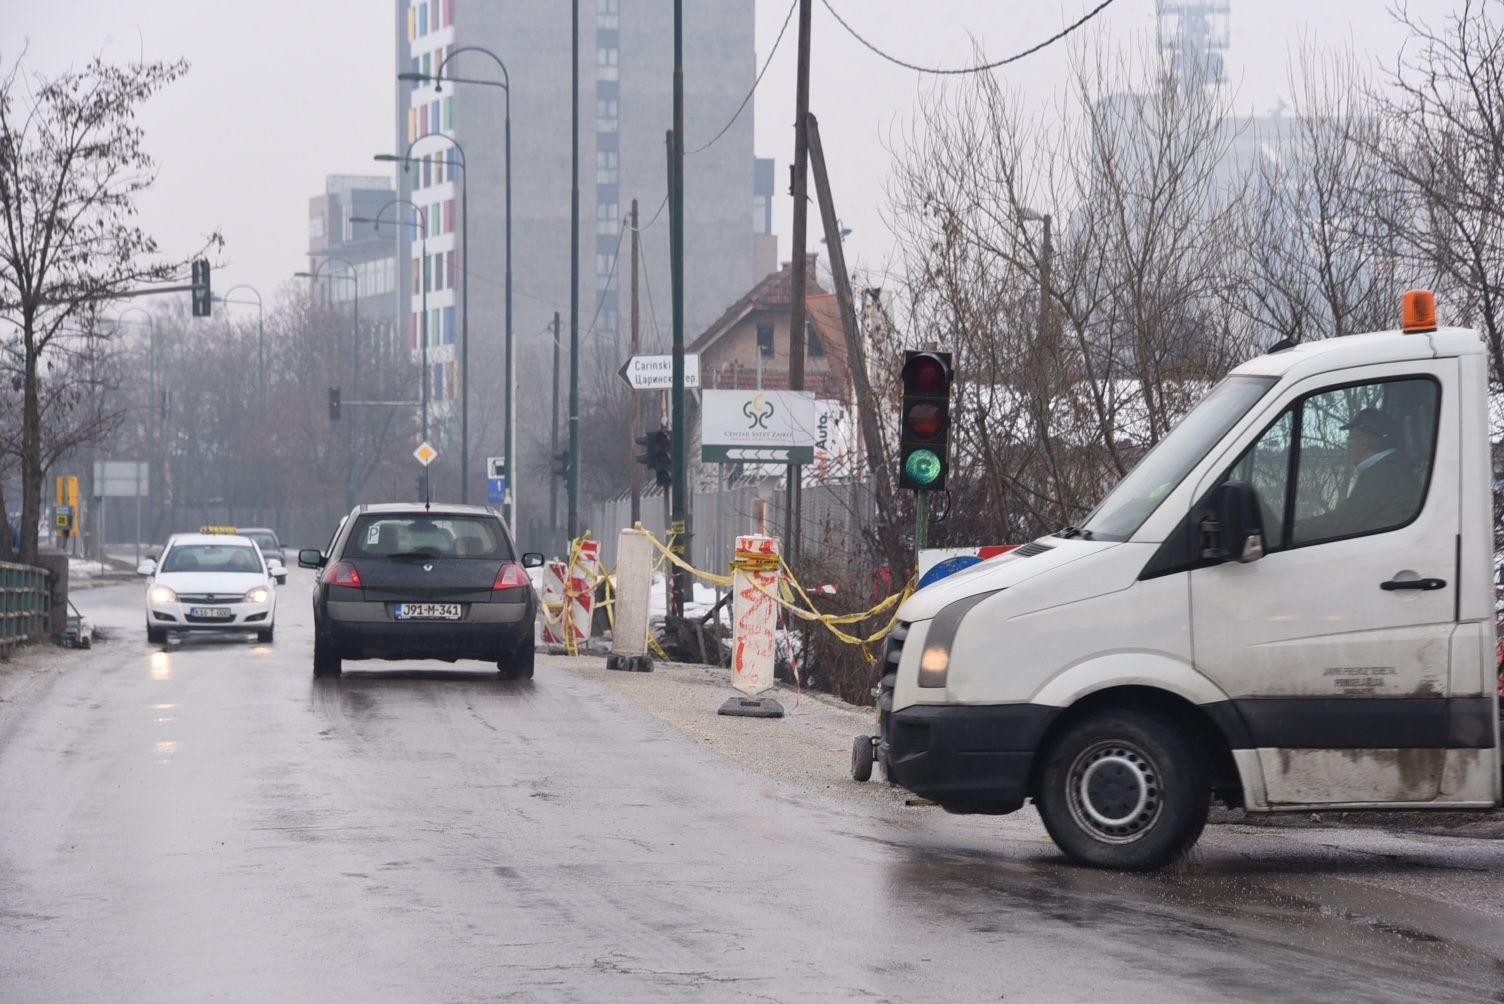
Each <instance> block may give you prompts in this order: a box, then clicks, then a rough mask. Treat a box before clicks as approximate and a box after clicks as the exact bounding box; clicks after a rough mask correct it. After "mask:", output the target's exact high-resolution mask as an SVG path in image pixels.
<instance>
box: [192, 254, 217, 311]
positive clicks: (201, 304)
mask: <svg viewBox="0 0 1504 1004" xmlns="http://www.w3.org/2000/svg"><path fill="white" fill-rule="evenodd" d="M212 304H213V299H212V297H211V295H210V292H209V261H208V259H207V258H195V259H194V260H193V316H194V317H208V316H209V309H210V307H211V306H212Z"/></svg>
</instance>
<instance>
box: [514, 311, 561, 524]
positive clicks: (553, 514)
mask: <svg viewBox="0 0 1504 1004" xmlns="http://www.w3.org/2000/svg"><path fill="white" fill-rule="evenodd" d="M548 428H549V433H548V532H549V536H550V539H552V535H553V534H555V533H557V532H558V531H559V478H558V476H557V475H556V474H555V473H554V464H555V463H556V459H555V458H557V457H558V456H559V312H558V311H557V310H556V311H554V416H553V421H552V422H551V423H550V424H549V427H548ZM507 476H508V477H510V476H511V472H510V471H508V472H507Z"/></svg>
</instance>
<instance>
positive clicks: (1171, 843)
mask: <svg viewBox="0 0 1504 1004" xmlns="http://www.w3.org/2000/svg"><path fill="white" fill-rule="evenodd" d="M1044 756H1045V761H1044V765H1043V769H1042V770H1041V771H1040V774H1039V786H1038V791H1037V793H1036V795H1035V802H1036V803H1037V804H1038V806H1039V814H1040V816H1041V817H1043V819H1044V825H1045V829H1047V830H1049V832H1050V836H1051V837H1052V838H1053V839H1054V841H1055V843H1056V844H1058V845H1059V846H1060V849H1061V850H1062V851H1064V852H1065V853H1066V856H1068V857H1069V858H1070V859H1071V860H1073V861H1076V862H1078V863H1080V864H1085V865H1091V866H1093V867H1097V868H1122V869H1127V870H1131V871H1143V870H1148V869H1153V868H1160V867H1163V866H1164V865H1166V864H1169V863H1170V862H1171V861H1174V860H1175V859H1176V858H1178V857H1180V856H1181V855H1182V854H1184V853H1185V852H1186V851H1187V850H1188V849H1189V848H1190V847H1191V845H1192V844H1194V843H1195V842H1196V839H1197V838H1198V837H1199V836H1201V830H1202V828H1203V827H1204V826H1205V825H1206V814H1207V811H1208V809H1209V808H1210V806H1211V775H1210V772H1209V771H1208V769H1207V763H1206V757H1205V755H1204V754H1203V753H1202V751H1201V750H1200V749H1199V748H1198V747H1197V745H1196V742H1195V741H1194V740H1193V739H1192V738H1191V736H1190V735H1189V734H1188V733H1187V732H1186V731H1185V730H1184V729H1182V728H1181V727H1180V726H1178V725H1176V724H1175V723H1173V722H1171V721H1168V720H1166V719H1164V718H1161V717H1158V716H1156V715H1153V714H1150V713H1147V712H1143V711H1138V710H1133V709H1119V710H1113V711H1101V712H1097V713H1094V714H1092V715H1089V716H1088V717H1086V718H1083V719H1082V720H1081V721H1079V722H1077V723H1075V724H1074V725H1072V726H1070V727H1069V728H1068V729H1067V730H1066V731H1065V732H1064V733H1063V734H1062V735H1061V736H1060V737H1059V738H1058V739H1056V740H1055V741H1054V742H1053V743H1052V744H1051V745H1050V747H1049V748H1048V749H1047V750H1045V753H1044Z"/></svg>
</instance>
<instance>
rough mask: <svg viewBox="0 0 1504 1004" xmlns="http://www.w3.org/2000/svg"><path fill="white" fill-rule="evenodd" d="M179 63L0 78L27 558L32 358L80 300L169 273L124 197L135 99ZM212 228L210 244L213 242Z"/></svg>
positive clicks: (7, 308)
mask: <svg viewBox="0 0 1504 1004" xmlns="http://www.w3.org/2000/svg"><path fill="white" fill-rule="evenodd" d="M186 71H187V64H186V63H184V62H181V61H179V62H173V63H163V62H151V63H128V64H124V65H119V66H117V65H112V64H108V63H105V62H103V61H102V60H100V59H97V58H96V59H93V60H91V61H90V62H89V63H88V64H87V65H86V66H85V67H84V68H83V69H82V70H70V71H68V72H66V73H63V74H61V75H59V76H57V77H53V78H45V77H42V76H40V75H36V74H23V72H22V65H21V62H20V61H19V60H18V61H17V62H16V63H14V64H13V65H12V66H11V68H10V69H9V71H6V72H5V73H4V76H3V79H0V224H3V226H0V319H3V320H4V321H5V323H7V324H8V325H9V326H10V327H11V328H12V331H13V336H14V338H15V340H16V341H18V342H19V345H18V346H16V347H14V348H12V349H11V350H10V351H9V352H8V353H7V354H8V356H9V357H11V358H14V359H15V360H16V361H17V365H18V368H19V370H20V375H21V381H22V396H21V426H22V428H21V441H20V447H19V451H20V458H19V459H20V467H21V484H22V503H21V555H20V556H21V559H22V560H23V561H29V560H32V559H33V558H35V556H36V550H37V523H38V518H39V516H40V514H41V491H42V478H43V476H44V474H45V471H46V465H47V450H46V447H45V445H44V443H45V439H46V432H45V430H44V424H43V423H44V418H43V414H44V411H45V410H47V409H46V407H45V406H44V402H43V396H44V393H45V392H46V390H47V389H48V387H49V386H54V387H55V386H62V384H58V383H53V384H49V382H48V381H47V373H46V371H45V369H44V365H43V364H44V362H45V361H46V360H47V358H48V357H49V356H50V355H52V354H53V353H54V352H55V351H60V350H61V348H62V344H63V341H65V340H66V332H68V331H69V330H70V325H74V324H75V323H76V322H75V318H76V315H77V314H78V313H79V312H80V310H81V309H83V307H84V306H85V305H86V304H90V303H95V302H98V301H101V300H108V299H110V298H112V297H115V296H118V295H120V294H121V293H124V292H127V291H130V290H132V289H135V288H137V287H141V286H144V285H149V284H153V283H164V282H168V281H171V280H173V279H174V278H176V277H177V276H179V275H181V274H182V273H183V271H184V267H185V265H186V259H168V258H164V257H163V256H161V255H160V254H159V249H158V246H157V243H156V241H155V240H153V239H152V237H151V236H150V235H149V234H147V233H146V232H145V231H144V230H143V229H141V227H140V226H139V225H138V224H137V222H136V219H135V216H136V207H135V202H136V197H137V196H138V195H140V193H141V192H143V191H144V190H145V189H146V188H148V187H149V186H150V185H151V183H152V180H153V177H154V172H153V162H152V159H151V157H150V156H149V155H148V154H147V153H146V150H145V148H144V147H143V145H142V139H143V136H142V130H141V127H140V126H139V125H137V123H136V113H137V110H138V108H139V107H140V105H141V104H142V103H143V102H144V101H146V100H147V99H148V98H149V97H151V95H152V94H154V93H155V92H156V91H158V90H159V89H160V88H162V87H164V86H166V85H167V84H169V83H171V82H172V81H174V80H176V79H177V78H178V77H180V76H182V75H183V74H184V73H185V72H186ZM217 241H218V238H217V236H216V237H214V238H212V239H211V241H210V243H211V244H212V243H217Z"/></svg>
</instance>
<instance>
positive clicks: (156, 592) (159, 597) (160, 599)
mask: <svg viewBox="0 0 1504 1004" xmlns="http://www.w3.org/2000/svg"><path fill="white" fill-rule="evenodd" d="M146 598H147V599H149V600H150V601H151V602H153V603H157V604H166V603H176V602H177V601H178V594H177V593H175V592H173V591H172V590H171V589H168V588H167V587H166V586H152V587H151V590H150V591H149V592H148V593H147V594H146Z"/></svg>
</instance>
